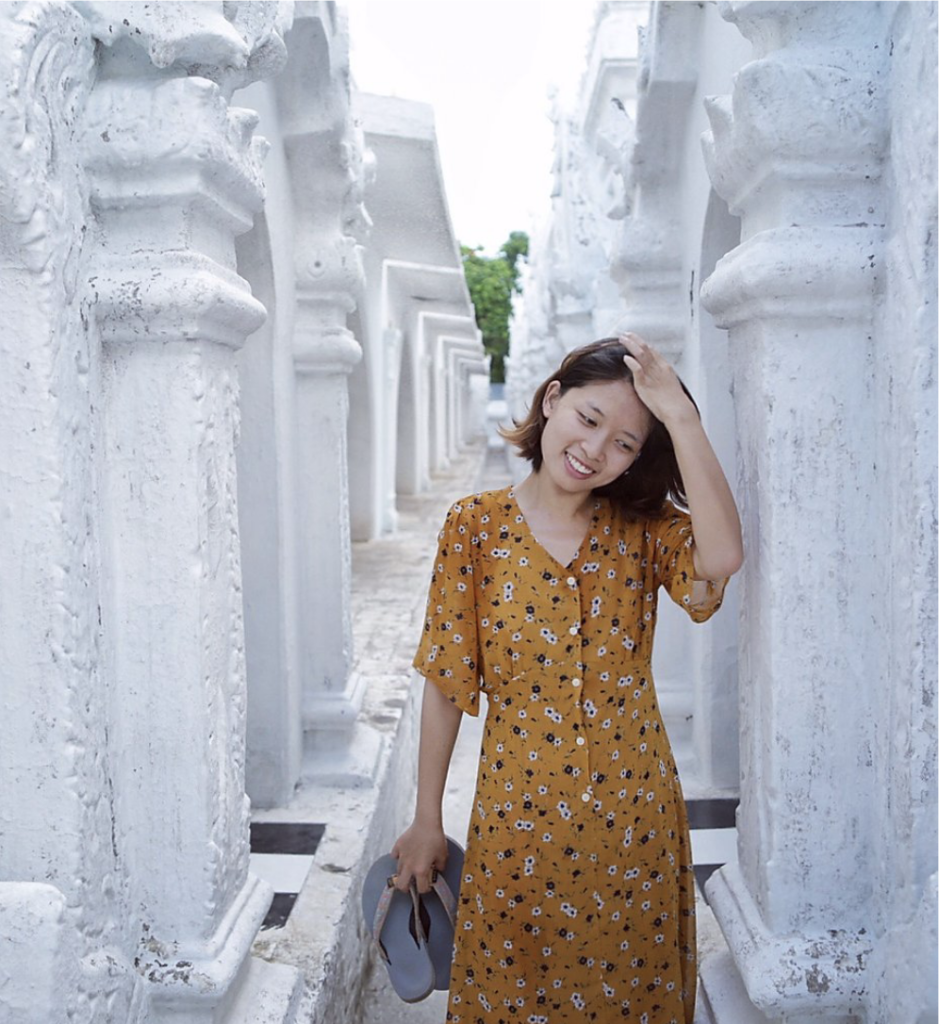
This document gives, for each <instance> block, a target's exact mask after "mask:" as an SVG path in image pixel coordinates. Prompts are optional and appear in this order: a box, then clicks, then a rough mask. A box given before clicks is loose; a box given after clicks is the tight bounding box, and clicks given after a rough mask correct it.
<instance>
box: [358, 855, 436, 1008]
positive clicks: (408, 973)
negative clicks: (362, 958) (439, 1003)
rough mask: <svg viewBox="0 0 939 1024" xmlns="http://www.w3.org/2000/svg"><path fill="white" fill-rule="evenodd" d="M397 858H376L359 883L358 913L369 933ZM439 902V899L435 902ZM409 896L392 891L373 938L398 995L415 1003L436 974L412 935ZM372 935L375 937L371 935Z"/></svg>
mask: <svg viewBox="0 0 939 1024" xmlns="http://www.w3.org/2000/svg"><path fill="white" fill-rule="evenodd" d="M397 870H398V864H397V861H396V860H395V859H394V857H392V856H391V855H390V854H386V855H385V856H384V857H379V858H378V860H376V861H375V863H374V864H373V865H372V866H371V867H370V868H369V870H368V874H367V875H366V876H365V882H364V883H363V885H362V912H363V913H364V915H365V922H366V925H367V927H368V930H369V932H370V933H371V932H372V929H373V928H374V922H375V911H376V910H377V909H378V903H379V900H380V899H381V897H382V893H383V892H384V891H385V889H386V888H387V886H388V879H389V878H390V877H391V876H392V875H394V874H396V873H397ZM437 902H439V901H437ZM412 914H413V904H412V902H411V897H410V896H409V895H408V894H406V893H403V892H401V891H400V890H397V889H396V890H395V891H394V894H393V895H392V897H391V905H390V906H389V908H388V915H387V917H386V918H385V922H384V925H383V926H382V930H381V935H380V936H377V941H378V942H379V943H380V944H381V946H382V948H383V949H384V951H385V955H386V956H387V957H388V959H387V960H384V959H383V960H382V963H384V965H385V967H386V968H387V970H388V977H389V979H390V980H391V984H392V986H393V988H394V990H395V992H397V993H398V995H399V996H400V997H401V998H402V999H403V1000H404V1001H405V1002H406V1003H416V1002H419V1001H420V1000H421V999H424V998H426V997H427V996H428V995H430V993H431V992H432V991H433V989H434V984H435V982H436V974H435V971H434V965H433V963H432V962H431V959H430V953H429V950H428V947H427V946H426V945H424V944H422V943H420V942H419V941H418V940H417V938H416V937H415V936H414V935H413V934H412V926H411V917H412ZM372 937H373V938H376V936H374V934H373V935H372Z"/></svg>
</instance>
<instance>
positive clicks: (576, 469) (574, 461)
mask: <svg viewBox="0 0 939 1024" xmlns="http://www.w3.org/2000/svg"><path fill="white" fill-rule="evenodd" d="M564 454H565V457H566V458H567V465H568V466H569V468H570V469H571V470H572V472H573V474H574V476H575V477H577V478H578V479H580V480H587V479H589V478H590V477H592V476H596V471H595V470H592V469H591V468H590V467H589V466H586V465H584V463H583V462H581V461H580V459H578V458H577V457H576V456H575V455H573V454H572V453H571V452H565V453H564Z"/></svg>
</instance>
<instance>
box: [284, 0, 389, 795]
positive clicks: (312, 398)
mask: <svg viewBox="0 0 939 1024" xmlns="http://www.w3.org/2000/svg"><path fill="white" fill-rule="evenodd" d="M323 13H324V12H323V10H322V8H320V7H319V5H313V6H310V7H306V8H303V9H301V11H300V12H299V17H298V18H297V20H296V22H295V23H294V26H293V28H292V30H291V34H290V51H291V59H290V61H289V62H288V65H287V69H286V71H285V74H284V76H283V77H282V79H281V80H280V81H279V82H278V95H279V97H280V107H281V113H282V116H283V118H284V137H285V145H286V151H287V160H288V164H289V167H290V177H291V186H292V193H293V211H294V222H295V228H294V268H295V272H296V309H295V321H294V336H293V366H294V373H295V385H296V392H295V408H296V439H295V445H294V450H295V452H296V465H295V481H296V501H297V509H296V515H297V538H298V551H299V560H300V565H299V569H298V588H297V589H298V605H297V608H296V615H297V617H298V622H297V633H298V636H299V638H300V679H301V690H302V697H301V700H302V709H303V712H302V713H303V732H304V773H305V774H307V775H309V776H310V777H313V778H315V779H317V780H318V781H320V782H336V783H343V784H356V783H367V782H368V781H369V780H370V778H371V775H372V772H373V769H374V766H375V759H376V757H377V755H378V751H379V747H380V744H379V742H378V738H377V736H375V735H373V734H370V733H369V734H368V735H366V734H365V732H363V730H362V729H360V728H359V727H357V725H356V718H357V716H358V711H359V707H360V706H361V702H362V696H363V692H362V686H361V685H360V680H358V679H357V677H355V676H354V675H353V673H352V654H353V652H352V612H351V596H350V595H351V577H352V554H351V550H352V549H351V535H350V526H349V479H348V457H347V433H346V431H347V421H348V413H349V396H348V375H349V373H350V372H351V370H352V369H353V367H354V366H355V365H356V364H357V363H358V362H359V360H360V359H361V358H362V349H361V347H360V345H359V343H358V342H357V341H356V339H355V338H354V337H353V335H352V332H351V331H350V330H349V329H348V327H347V326H346V319H347V317H348V315H349V313H351V312H352V311H353V310H354V309H355V304H356V303H355V296H356V294H357V293H358V291H359V290H360V289H361V283H362V267H361V261H360V258H359V252H358V245H357V239H356V238H355V237H354V236H355V234H356V233H359V234H363V235H364V234H365V233H366V232H367V229H368V220H367V216H366V214H365V212H364V209H363V208H362V203H361V199H362V187H363V180H364V175H365V170H364V168H363V142H362V136H361V132H360V131H357V130H356V129H355V127H354V125H353V119H352V115H351V112H350V109H349V80H348V53H347V46H348V39H347V37H346V36H345V34H344V33H343V32H342V31H336V28H335V25H333V23H332V22H330V20H329V19H327V18H325V17H324V16H323ZM324 69H329V72H330V73H329V74H328V76H327V75H325V74H321V73H320V72H321V71H323V70H324Z"/></svg>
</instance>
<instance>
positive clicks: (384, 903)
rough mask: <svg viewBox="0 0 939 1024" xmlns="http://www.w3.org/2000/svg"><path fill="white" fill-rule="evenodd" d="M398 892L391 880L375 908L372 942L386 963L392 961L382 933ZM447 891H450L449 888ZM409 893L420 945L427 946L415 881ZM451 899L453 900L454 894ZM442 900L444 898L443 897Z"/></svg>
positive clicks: (386, 884)
mask: <svg viewBox="0 0 939 1024" xmlns="http://www.w3.org/2000/svg"><path fill="white" fill-rule="evenodd" d="M444 885H446V883H444ZM397 891H398V890H397V888H396V887H395V885H394V882H393V881H392V880H391V879H390V878H389V879H388V881H387V882H386V883H385V888H384V889H382V892H381V896H379V897H378V906H377V907H376V908H375V917H374V918H373V920H372V941H373V942H374V943H375V945H376V946H377V947H378V952H379V954H380V956H381V958H382V960H384V961H385V962H386V963H391V961H390V959H389V957H388V954H387V953H386V952H385V947H384V946H383V945H382V944H381V931H382V928H384V927H385V919H386V918H387V917H388V911H389V910H390V909H391V901H392V900H393V899H394V896H395V893H396V892H397ZM447 891H448V892H449V891H450V890H449V888H448V889H447ZM408 892H409V893H410V894H411V903H412V904H413V906H414V929H415V931H416V932H417V939H418V945H420V946H426V945H427V936H426V935H425V934H424V925H423V923H422V921H421V898H420V896H419V895H418V892H417V885H415V883H414V882H413V881H412V882H411V884H410V886H409V887H408ZM450 898H451V899H452V898H453V896H452V893H451V897H450ZM442 900H443V897H441V901H442ZM455 902H456V901H454V903H455Z"/></svg>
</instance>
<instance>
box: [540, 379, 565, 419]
mask: <svg viewBox="0 0 939 1024" xmlns="http://www.w3.org/2000/svg"><path fill="white" fill-rule="evenodd" d="M560 397H561V382H560V381H559V380H553V381H551V383H550V384H549V385H548V387H547V389H546V390H545V393H544V398H543V399H542V400H541V412H542V415H543V416H544V418H545V419H547V418H548V417H549V416H550V415H551V413H553V412H554V407H555V406H556V405H557V404H558V399H559V398H560Z"/></svg>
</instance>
